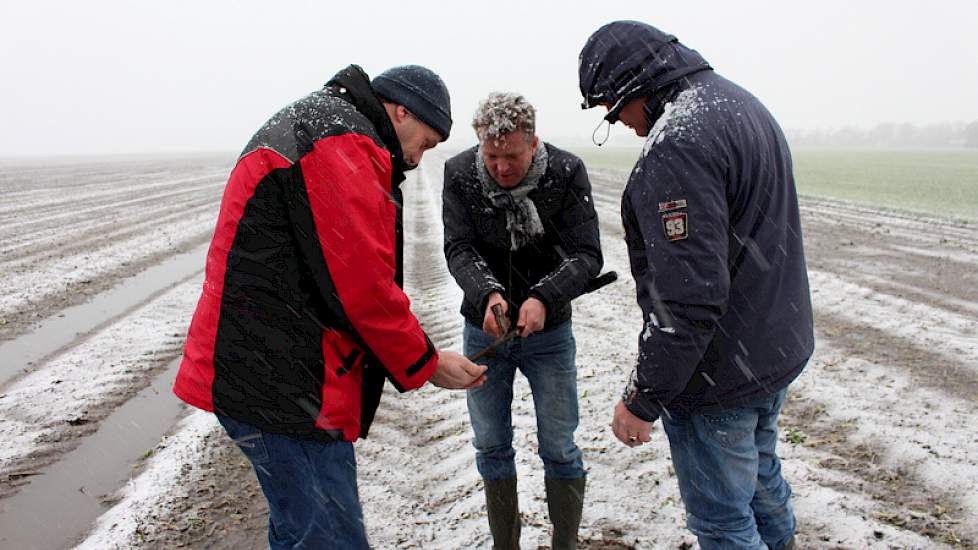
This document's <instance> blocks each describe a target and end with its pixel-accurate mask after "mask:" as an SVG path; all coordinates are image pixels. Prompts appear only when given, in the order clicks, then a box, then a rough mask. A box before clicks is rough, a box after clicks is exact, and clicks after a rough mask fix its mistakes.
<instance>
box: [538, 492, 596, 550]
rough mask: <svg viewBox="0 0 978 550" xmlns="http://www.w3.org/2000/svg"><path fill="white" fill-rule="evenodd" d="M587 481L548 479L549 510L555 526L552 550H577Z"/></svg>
mask: <svg viewBox="0 0 978 550" xmlns="http://www.w3.org/2000/svg"><path fill="white" fill-rule="evenodd" d="M585 482H586V479H585V478H583V477H582V478H578V479H552V478H549V477H548V478H546V480H545V483H546V485H547V510H548V511H549V512H550V523H553V525H554V534H553V538H552V539H551V545H550V546H551V548H552V550H575V549H576V548H577V529H578V528H579V527H580V526H581V512H582V511H583V510H584V485H585Z"/></svg>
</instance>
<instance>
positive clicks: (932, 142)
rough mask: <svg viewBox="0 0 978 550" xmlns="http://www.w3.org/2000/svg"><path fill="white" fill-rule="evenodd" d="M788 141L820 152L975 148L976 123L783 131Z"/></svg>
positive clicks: (977, 136)
mask: <svg viewBox="0 0 978 550" xmlns="http://www.w3.org/2000/svg"><path fill="white" fill-rule="evenodd" d="M786 133H787V135H788V140H789V141H790V142H791V144H792V145H794V146H796V147H820V148H831V149H835V148H856V147H858V148H862V147H866V148H879V149H886V148H904V147H907V148H913V147H920V148H932V147H934V148H957V147H969V148H978V120H976V121H974V122H971V123H967V122H945V123H940V124H927V125H924V126H917V125H914V124H895V123H884V124H877V125H876V126H873V127H872V128H869V129H863V128H853V127H845V128H831V129H817V130H797V129H788V130H787V132H786Z"/></svg>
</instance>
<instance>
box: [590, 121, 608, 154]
mask: <svg viewBox="0 0 978 550" xmlns="http://www.w3.org/2000/svg"><path fill="white" fill-rule="evenodd" d="M602 124H607V125H608V126H607V129H606V130H605V132H604V139H603V140H601V141H600V142H599V141H598V140H597V138H596V137H595V136H596V135H597V134H598V130H600V129H601V125H602ZM610 137H611V122H609V121H608V120H607V119H604V118H602V119H601V122H599V123H598V125H597V126H596V127H595V128H594V131H593V132H591V142H592V143H594V144H595V145H597V146H598V147H601V146H602V145H604V144H605V143H608V138H610Z"/></svg>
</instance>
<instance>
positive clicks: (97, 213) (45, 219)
mask: <svg viewBox="0 0 978 550" xmlns="http://www.w3.org/2000/svg"><path fill="white" fill-rule="evenodd" d="M223 189H224V181H223V180H219V179H217V178H206V179H204V178H201V179H200V180H197V181H193V182H192V183H188V184H186V185H183V186H167V187H166V188H164V189H162V190H158V191H150V190H147V189H140V190H139V191H138V192H136V193H133V194H132V195H130V196H116V197H115V200H111V201H98V202H97V203H95V204H91V203H86V202H85V201H71V202H70V205H71V208H64V207H62V208H58V209H57V210H55V211H53V213H50V214H47V215H45V214H44V213H42V212H38V211H35V210H32V211H31V213H30V215H29V216H27V215H17V214H14V215H12V216H11V219H22V220H24V221H22V222H20V223H7V224H4V226H3V231H2V232H0V238H3V239H4V240H8V239H9V238H11V237H16V236H17V235H23V234H24V233H29V234H31V235H35V234H38V233H40V232H42V231H60V232H61V234H62V235H64V234H66V233H69V234H70V233H74V232H76V231H77V230H78V226H81V227H84V226H85V223H86V220H87V219H91V218H98V219H101V220H104V221H103V223H109V222H123V221H125V220H124V219H123V218H122V216H129V217H131V218H133V217H134V219H139V217H148V216H151V215H152V214H153V213H154V212H155V211H160V210H164V211H165V210H173V209H176V208H178V207H179V206H180V205H181V204H184V203H187V202H190V201H192V200H193V199H195V198H198V197H207V198H208V199H210V200H213V196H214V195H215V194H216V195H217V196H220V193H221V191H223ZM137 215H138V216H139V217H135V216H137ZM0 221H2V220H0Z"/></svg>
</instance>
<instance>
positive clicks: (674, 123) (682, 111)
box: [642, 87, 704, 158]
mask: <svg viewBox="0 0 978 550" xmlns="http://www.w3.org/2000/svg"><path fill="white" fill-rule="evenodd" d="M701 90H702V88H700V87H693V88H688V89H686V90H683V91H681V92H679V95H677V96H676V98H675V99H674V100H672V101H670V102H668V103H666V104H665V105H664V106H663V111H662V115H660V116H659V118H658V119H656V121H655V124H653V125H652V129H651V130H649V136H648V137H647V138H646V139H645V146H644V147H642V158H645V156H646V155H648V154H649V151H650V150H651V149H652V146H653V145H656V144H658V143H662V142H663V141H664V140H665V139H666V138H672V137H680V136H684V135H687V134H688V133H689V132H690V130H691V129H692V125H693V123H694V122H696V120H697V116H698V115H699V113H700V111H701V110H702V108H703V104H704V102H703V99H702V94H701Z"/></svg>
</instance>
